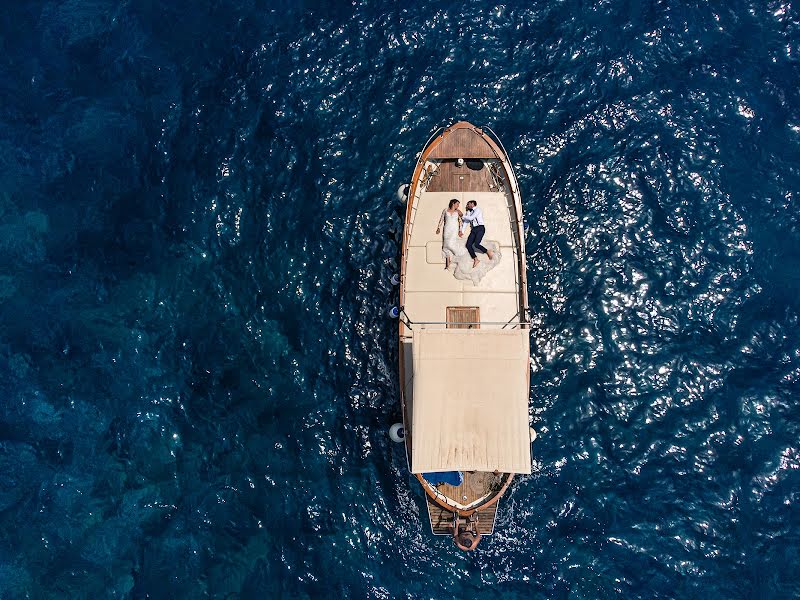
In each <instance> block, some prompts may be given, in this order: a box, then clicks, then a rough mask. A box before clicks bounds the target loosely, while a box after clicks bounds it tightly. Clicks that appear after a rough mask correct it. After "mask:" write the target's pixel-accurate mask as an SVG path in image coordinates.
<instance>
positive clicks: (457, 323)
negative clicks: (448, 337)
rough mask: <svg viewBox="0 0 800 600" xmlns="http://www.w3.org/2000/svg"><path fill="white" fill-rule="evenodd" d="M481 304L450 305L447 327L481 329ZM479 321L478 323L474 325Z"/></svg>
mask: <svg viewBox="0 0 800 600" xmlns="http://www.w3.org/2000/svg"><path fill="white" fill-rule="evenodd" d="M480 322H481V308H480V306H448V307H447V329H480V328H481V326H480ZM473 323H477V325H473Z"/></svg>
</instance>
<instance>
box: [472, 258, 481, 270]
mask: <svg viewBox="0 0 800 600" xmlns="http://www.w3.org/2000/svg"><path fill="white" fill-rule="evenodd" d="M480 262H481V261H479V260H478V258H477V257H475V258H474V259H473V260H472V268H473V269H474V268H476V267H477V266H478V263H480Z"/></svg>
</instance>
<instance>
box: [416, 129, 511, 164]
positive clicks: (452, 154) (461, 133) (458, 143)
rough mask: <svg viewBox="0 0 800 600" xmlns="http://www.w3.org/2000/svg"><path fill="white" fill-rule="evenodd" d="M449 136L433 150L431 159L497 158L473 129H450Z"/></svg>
mask: <svg viewBox="0 0 800 600" xmlns="http://www.w3.org/2000/svg"><path fill="white" fill-rule="evenodd" d="M450 129H451V131H450V132H449V135H447V136H446V137H445V138H444V139H443V140H442V142H441V143H440V144H439V145H438V146H436V148H434V149H433V152H431V156H430V157H431V158H432V159H436V158H464V159H466V158H497V156H498V155H497V153H496V152H495V151H494V149H493V148H492V147H491V146H490V145H489V144H488V143H486V138H485V137H484V136H483V135H482V134H480V133H478V132H477V131H475V129H474V128H473V127H471V126H470V127H460V128H456V127H452V128H450Z"/></svg>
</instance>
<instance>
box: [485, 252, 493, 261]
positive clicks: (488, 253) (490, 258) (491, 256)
mask: <svg viewBox="0 0 800 600" xmlns="http://www.w3.org/2000/svg"><path fill="white" fill-rule="evenodd" d="M486 254H487V255H488V256H489V260H492V259H493V258H494V251H493V250H487V251H486Z"/></svg>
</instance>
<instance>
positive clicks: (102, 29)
mask: <svg viewBox="0 0 800 600" xmlns="http://www.w3.org/2000/svg"><path fill="white" fill-rule="evenodd" d="M287 4H289V5H283V6H280V8H277V9H275V8H269V7H268V6H267V5H264V4H263V3H256V2H241V3H237V4H235V5H232V4H229V3H203V2H201V3H194V4H186V3H168V4H165V3H163V2H152V1H147V0H144V1H142V2H104V1H100V0H68V1H66V2H46V3H43V2H36V1H32V2H21V3H7V5H6V6H4V10H3V12H2V15H0V51H1V52H0V65H1V66H0V249H1V250H2V256H3V260H2V263H0V264H1V266H0V374H1V376H0V392H1V393H2V401H1V402H0V597H2V598H4V599H6V598H9V599H16V598H28V597H30V598H62V597H75V598H77V597H85V598H104V597H118V598H121V597H129V598H145V597H150V598H202V597H216V598H219V597H222V598H227V597H236V596H238V595H241V597H248V598H261V597H275V596H277V597H286V598H292V597H299V598H311V597H341V598H368V597H370V598H372V597H374V598H395V597H405V598H451V597H457V598H472V597H475V596H477V595H478V594H479V593H482V592H486V593H488V594H490V595H491V596H493V597H495V596H496V597H510V598H515V597H516V598H608V597H624V598H672V597H676V598H700V597H702V598H791V597H794V598H796V597H798V596H800V575H798V570H797V565H798V564H799V563H800V12H798V7H797V6H796V3H790V2H789V1H788V0H787V1H784V2H780V1H775V0H764V1H760V2H756V1H752V2H749V3H747V2H710V3H709V2H699V1H691V2H678V1H673V2H666V1H661V2H659V1H643V2H622V1H599V2H594V3H593V2H579V1H556V0H548V1H537V2H522V1H515V2H511V3H507V4H504V5H497V6H492V5H490V4H486V3H476V2H472V3H470V2H460V3H415V2H403V3H398V4H396V5H395V4H390V3H385V2H377V1H369V2H353V3H341V4H338V5H337V6H333V7H331V6H328V5H327V4H325V3H316V2H308V3H303V4H294V3H287ZM458 119H467V120H470V121H472V122H474V123H477V124H487V125H490V126H492V127H493V128H494V129H495V131H496V132H497V133H498V135H499V136H500V138H501V140H502V141H503V142H504V144H505V145H506V147H507V148H508V151H509V153H510V155H511V158H512V161H513V162H514V164H515V166H516V168H517V169H518V175H519V179H520V185H521V188H522V191H523V195H524V198H523V201H524V208H525V213H526V218H527V220H528V222H529V223H530V225H531V232H530V234H529V237H528V240H527V250H528V280H529V293H530V298H531V311H532V315H533V320H534V329H533V332H532V333H533V338H532V341H533V345H532V354H533V360H534V365H535V372H534V374H533V378H532V384H531V398H532V420H533V423H534V427H536V429H537V430H538V431H539V432H540V436H539V439H538V441H537V442H536V443H535V445H534V452H535V458H536V463H535V472H534V474H533V475H531V476H530V477H523V478H520V479H518V480H517V481H516V483H515V484H514V486H513V487H512V489H511V490H510V493H509V494H508V495H507V497H506V498H505V500H504V503H503V505H502V509H501V513H500V515H501V516H500V519H499V523H498V527H497V533H496V535H494V536H492V537H491V538H487V539H486V540H485V541H484V542H482V543H481V546H480V548H479V550H477V551H476V552H474V553H471V554H464V553H460V552H458V551H457V550H456V549H455V547H454V546H453V544H452V543H451V542H450V541H449V540H447V539H443V538H434V537H433V536H431V534H430V531H429V526H428V524H427V520H426V516H425V508H424V502H423V496H422V493H421V491H420V489H419V487H418V486H417V485H414V484H413V483H412V481H411V479H410V478H409V476H408V474H407V472H406V463H405V457H404V454H403V451H402V449H401V447H399V446H397V445H394V444H392V443H391V442H389V441H388V438H387V434H386V431H387V429H388V427H389V425H390V424H391V423H392V422H394V421H396V420H397V419H398V418H399V409H398V404H397V399H398V381H397V375H396V357H397V349H396V342H395V338H394V333H395V327H394V323H393V322H390V321H389V320H388V319H387V318H386V317H385V310H386V307H387V306H389V305H390V304H392V303H393V302H394V301H396V295H397V293H396V288H393V287H392V286H391V284H390V283H389V279H390V276H391V274H392V273H393V269H394V267H393V264H392V261H393V259H394V257H395V255H396V253H397V250H398V248H397V244H396V242H395V234H396V232H397V228H398V219H399V214H400V206H399V205H398V203H397V201H396V199H395V190H396V189H397V187H398V186H399V185H400V184H402V183H404V182H406V181H408V179H409V177H410V173H411V170H412V168H413V165H414V161H415V156H416V153H417V152H418V151H419V150H420V149H421V147H422V145H423V143H424V142H425V140H426V139H427V137H428V135H429V134H430V133H431V132H432V131H433V130H434V129H435V128H436V127H438V126H439V125H444V124H447V123H449V122H452V121H454V120H458Z"/></svg>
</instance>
